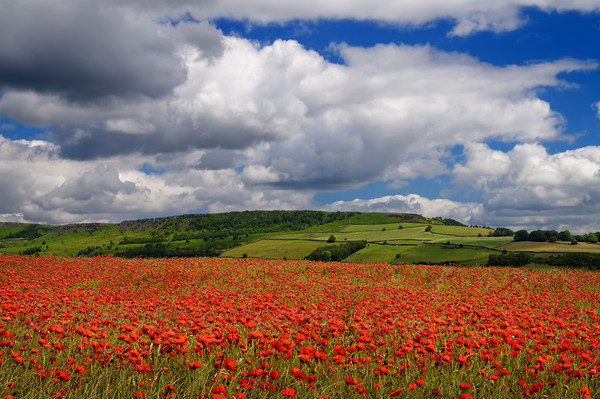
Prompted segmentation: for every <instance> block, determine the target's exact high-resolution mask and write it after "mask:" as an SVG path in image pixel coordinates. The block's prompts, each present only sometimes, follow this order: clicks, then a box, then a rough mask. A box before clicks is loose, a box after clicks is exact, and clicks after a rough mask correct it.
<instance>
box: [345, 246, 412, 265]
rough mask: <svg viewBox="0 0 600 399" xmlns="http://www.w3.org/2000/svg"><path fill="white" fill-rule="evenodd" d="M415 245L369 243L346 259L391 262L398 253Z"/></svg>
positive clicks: (347, 260)
mask: <svg viewBox="0 0 600 399" xmlns="http://www.w3.org/2000/svg"><path fill="white" fill-rule="evenodd" d="M416 245H417V244H414V245H395V244H388V245H381V244H369V245H368V246H367V247H365V248H363V249H361V250H360V251H358V252H355V253H353V254H352V255H350V256H349V257H347V258H346V259H344V261H346V262H370V263H381V262H387V263H391V262H392V261H393V260H394V259H395V258H396V255H397V254H399V253H402V252H406V251H408V250H409V249H412V248H414V247H415V246H416Z"/></svg>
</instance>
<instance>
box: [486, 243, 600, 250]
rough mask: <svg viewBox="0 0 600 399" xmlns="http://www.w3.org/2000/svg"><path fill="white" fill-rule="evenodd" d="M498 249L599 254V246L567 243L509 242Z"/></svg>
mask: <svg viewBox="0 0 600 399" xmlns="http://www.w3.org/2000/svg"><path fill="white" fill-rule="evenodd" d="M498 249H505V250H507V251H528V252H600V245H598V244H589V243H586V242H580V243H578V244H577V245H571V244H570V243H568V242H535V241H511V242H509V243H507V244H506V245H503V246H501V247H498Z"/></svg>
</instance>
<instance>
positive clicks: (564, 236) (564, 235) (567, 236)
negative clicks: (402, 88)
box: [558, 230, 573, 241]
mask: <svg viewBox="0 0 600 399" xmlns="http://www.w3.org/2000/svg"><path fill="white" fill-rule="evenodd" d="M558 239H559V240H560V241H572V240H573V236H572V235H571V232H570V231H569V230H565V231H561V232H560V233H558Z"/></svg>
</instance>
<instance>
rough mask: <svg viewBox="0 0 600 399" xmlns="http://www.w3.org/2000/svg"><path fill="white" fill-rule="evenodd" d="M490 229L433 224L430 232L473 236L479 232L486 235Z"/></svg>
mask: <svg viewBox="0 0 600 399" xmlns="http://www.w3.org/2000/svg"><path fill="white" fill-rule="evenodd" d="M493 231H494V230H492V229H485V228H482V227H464V226H444V225H433V226H432V227H431V232H432V233H438V234H448V235H454V236H473V237H477V236H478V235H479V234H481V235H482V236H487V235H488V234H489V233H490V232H493Z"/></svg>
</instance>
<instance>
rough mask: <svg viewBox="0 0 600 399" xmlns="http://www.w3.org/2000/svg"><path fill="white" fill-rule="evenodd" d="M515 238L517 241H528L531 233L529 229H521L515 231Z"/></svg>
mask: <svg viewBox="0 0 600 399" xmlns="http://www.w3.org/2000/svg"><path fill="white" fill-rule="evenodd" d="M513 239H514V240H515V241H528V240H529V233H528V232H527V230H519V231H517V232H516V233H515V236H514V238H513Z"/></svg>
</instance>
